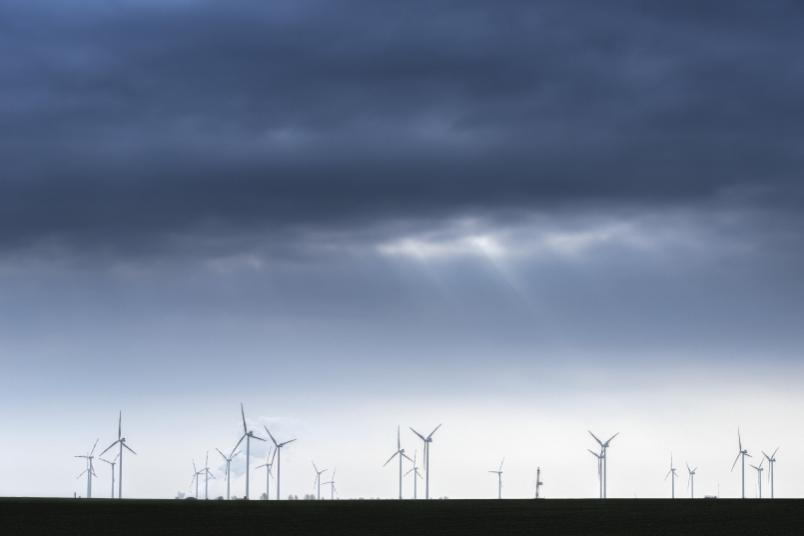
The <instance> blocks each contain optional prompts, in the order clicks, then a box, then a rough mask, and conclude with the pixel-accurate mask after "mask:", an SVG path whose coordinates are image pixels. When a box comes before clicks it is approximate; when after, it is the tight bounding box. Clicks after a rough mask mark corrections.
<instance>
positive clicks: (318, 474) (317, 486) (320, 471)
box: [310, 462, 327, 501]
mask: <svg viewBox="0 0 804 536" xmlns="http://www.w3.org/2000/svg"><path fill="white" fill-rule="evenodd" d="M310 463H312V464H313V470H314V471H315V480H314V481H313V483H314V484H315V490H316V491H315V498H316V500H318V501H320V500H321V475H322V474H324V473H326V472H327V470H326V469H319V468H318V467H316V465H315V462H310Z"/></svg>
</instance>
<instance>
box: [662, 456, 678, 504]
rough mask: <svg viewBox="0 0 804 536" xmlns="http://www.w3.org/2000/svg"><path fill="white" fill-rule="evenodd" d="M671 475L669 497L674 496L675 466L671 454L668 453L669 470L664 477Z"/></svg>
mask: <svg viewBox="0 0 804 536" xmlns="http://www.w3.org/2000/svg"><path fill="white" fill-rule="evenodd" d="M669 476H672V477H673V478H672V479H671V487H670V498H672V499H675V498H676V468H675V467H673V455H672V454H670V470H669V471H667V474H666V475H664V479H665V480H667V477H669Z"/></svg>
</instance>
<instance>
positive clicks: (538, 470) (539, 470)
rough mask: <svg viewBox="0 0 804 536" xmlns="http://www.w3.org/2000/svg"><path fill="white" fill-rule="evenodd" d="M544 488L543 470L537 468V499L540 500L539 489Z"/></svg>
mask: <svg viewBox="0 0 804 536" xmlns="http://www.w3.org/2000/svg"><path fill="white" fill-rule="evenodd" d="M542 486H544V482H542V468H541V467H537V468H536V498H537V499H538V498H539V488H541V487H542Z"/></svg>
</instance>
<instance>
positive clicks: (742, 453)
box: [729, 428, 752, 499]
mask: <svg viewBox="0 0 804 536" xmlns="http://www.w3.org/2000/svg"><path fill="white" fill-rule="evenodd" d="M746 456H748V457H749V458H751V457H752V456H751V455H750V454H748V451H747V450H746V449H744V448H743V440H742V438H741V437H740V429H739V428H738V429H737V457H736V458H734V463H733V464H731V469H729V471H734V466H735V465H737V460H739V459H740V458H742V460H743V461H742V498H743V499H745V457H746Z"/></svg>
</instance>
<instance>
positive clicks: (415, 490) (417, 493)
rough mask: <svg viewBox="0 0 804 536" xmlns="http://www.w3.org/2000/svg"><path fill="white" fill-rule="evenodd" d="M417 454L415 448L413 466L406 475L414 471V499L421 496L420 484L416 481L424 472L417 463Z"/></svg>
mask: <svg viewBox="0 0 804 536" xmlns="http://www.w3.org/2000/svg"><path fill="white" fill-rule="evenodd" d="M416 454H417V451H415V450H414V451H413V467H412V468H410V469H409V470H408V472H407V473H405V476H408V475H409V474H411V473H413V498H414V499H418V498H419V492H418V485H417V482H416V481H417V480H418V479H420V478H422V474H421V473H420V472H419V466H418V465H417V464H416Z"/></svg>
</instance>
